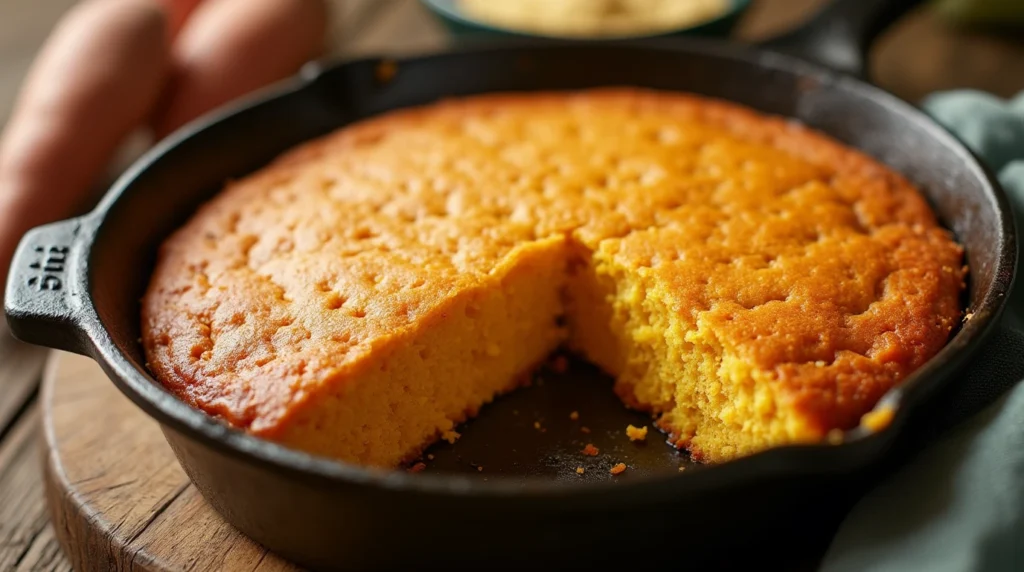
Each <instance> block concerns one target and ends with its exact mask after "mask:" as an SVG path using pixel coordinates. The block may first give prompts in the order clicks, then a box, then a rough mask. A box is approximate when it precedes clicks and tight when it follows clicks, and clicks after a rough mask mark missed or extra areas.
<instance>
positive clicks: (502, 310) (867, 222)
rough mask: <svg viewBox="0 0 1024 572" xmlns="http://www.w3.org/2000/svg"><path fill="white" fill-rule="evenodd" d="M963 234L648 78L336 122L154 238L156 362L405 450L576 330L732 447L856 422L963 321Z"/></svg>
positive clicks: (873, 184) (899, 187) (621, 380)
mask: <svg viewBox="0 0 1024 572" xmlns="http://www.w3.org/2000/svg"><path fill="white" fill-rule="evenodd" d="M962 258H963V252H962V249H961V247H960V246H959V245H957V244H956V243H955V242H954V240H953V239H952V237H951V236H950V235H949V233H948V232H947V231H945V230H943V229H942V228H941V227H940V226H939V225H938V224H937V222H936V220H935V217H934V215H933V214H932V212H931V211H930V209H929V207H928V205H927V204H926V203H925V201H924V200H923V199H922V197H921V196H920V195H919V194H918V192H917V191H916V190H915V189H914V188H913V186H912V185H910V184H909V183H908V182H907V181H906V180H905V179H904V178H902V177H901V176H900V175H898V174H896V173H894V172H893V171H891V170H890V169H888V168H886V167H884V166H883V165H881V164H879V163H878V162H876V161H874V160H872V159H870V158H868V157H866V156H865V155H863V154H861V153H859V152H857V151H854V150H852V149H849V148H847V147H844V146H842V145H840V144H838V143H837V142H835V141H832V140H830V139H828V138H827V137H824V136H822V135H820V134H817V133H815V132H813V131H811V130H809V129H807V128H805V127H801V126H799V125H797V124H795V123H792V122H789V121H786V120H784V119H780V118H774V117H768V116H764V115H760V114H758V113H755V112H753V111H751V110H748V109H745V108H743V107H740V106H737V105H732V104H728V103H724V102H720V101H715V100H709V99H703V98H699V97H695V96H690V95H684V94H675V93H659V92H652V91H644V90H636V89H625V88H623V89H610V88H609V89H601V90H593V91H586V92H576V93H539V94H515V95H512V94H509V95H487V96H478V97H471V98H466V99H461V100H452V101H445V102H441V103H437V104H434V105H430V106H427V107H422V108H415V109H407V110H400V111H395V112H392V113H388V114H385V115H383V116H380V117H377V118H372V119H369V120H366V121H363V122H361V123H358V124H355V125H351V126H348V127H345V128H343V129H340V130H338V131H337V132H335V133H333V134H331V135H329V136H326V137H324V138H321V139H319V140H316V141H313V142H310V143H308V144H305V145H303V146H300V147H299V148H297V149H295V150H293V151H291V152H289V153H287V154H286V155H284V156H283V157H281V158H279V159H278V160H276V161H274V162H273V163H272V164H271V165H269V166H267V167H266V168H264V169H262V170H260V171H258V172H256V173H255V174H253V175H250V176H248V177H245V178H243V179H241V180H239V181H235V182H232V183H230V184H229V185H227V187H226V188H225V189H224V190H223V192H221V193H220V194H219V195H217V196H216V197H215V198H214V199H213V200H212V201H210V202H209V203H208V204H206V205H204V206H203V207H201V208H200V209H199V211H198V212H197V213H196V214H195V216H194V217H193V218H192V219H191V220H190V221H189V222H188V223H187V224H186V225H185V226H184V227H183V228H181V229H180V230H178V231H177V232H175V233H174V234H173V235H172V236H171V237H170V238H169V239H168V240H167V241H166V243H165V244H164V245H163V247H162V249H161V251H160V255H159V260H158V263H157V266H156V269H155V271H154V274H153V276H152V279H151V283H150V285H149V289H148V291H147V293H146V295H145V297H144V299H143V304H142V320H143V324H142V331H143V343H144V346H145V351H146V355H147V359H148V362H149V367H150V369H151V371H152V372H153V373H154V374H155V376H156V377H157V378H158V379H159V380H160V381H161V382H162V383H163V384H165V385H166V386H167V387H168V388H169V389H170V390H171V391H173V392H174V393H175V394H177V395H178V396H180V397H181V399H183V400H185V401H187V402H188V403H190V404H192V405H193V406H195V407H198V408H200V409H202V410H204V411H206V412H208V413H209V414H211V415H215V416H218V417H220V418H222V419H223V420H224V421H226V422H227V423H230V424H232V425H235V426H238V427H242V428H245V429H246V430H248V431H250V432H252V433H254V434H256V435H259V436H262V437H265V438H267V439H271V440H275V441H278V442H281V443H284V444H286V445H289V446H292V447H296V448H299V449H302V450H306V451H309V452H312V453H315V454H321V455H327V456H332V457H336V458H340V459H344V460H349V461H353V462H359V463H365V464H370V465H377V466H394V465H396V464H398V463H400V462H402V461H404V460H408V459H411V458H413V457H415V456H416V455H417V454H418V453H419V452H420V451H421V450H422V448H423V447H424V446H426V445H428V444H430V443H431V442H432V441H434V440H436V439H437V438H439V437H442V436H451V432H452V431H453V428H454V426H455V424H457V423H458V422H460V421H462V420H464V419H465V418H466V417H467V416H470V415H473V414H475V412H476V411H477V409H478V408H479V407H480V406H481V405H482V404H484V403H486V402H488V401H490V400H491V399H493V398H494V396H495V395H497V394H499V393H501V392H504V391H508V390H510V389H512V388H514V387H515V386H516V384H517V383H518V382H519V380H521V379H522V377H523V376H524V375H528V374H529V373H530V372H531V370H532V369H533V368H534V367H535V366H536V365H537V364H538V363H539V362H541V361H542V360H544V359H545V357H546V356H547V355H549V353H550V352H552V351H553V350H554V349H556V348H557V347H558V346H560V345H566V346H567V347H569V348H571V349H572V350H574V351H576V352H578V353H579V354H580V355H582V356H583V357H585V358H587V359H589V360H591V361H593V362H594V363H596V364H597V365H598V366H600V367H601V368H603V369H604V370H605V371H607V372H608V373H609V374H611V375H613V376H615V377H616V380H617V381H616V389H617V392H618V393H619V395H620V396H622V398H623V399H624V401H625V402H626V403H627V404H628V405H630V406H633V407H638V408H642V409H646V410H649V411H650V412H651V413H652V414H653V415H655V416H657V417H658V419H659V424H660V426H661V427H662V428H663V429H665V430H666V431H668V432H669V433H670V434H671V435H672V438H673V439H674V440H675V442H676V443H677V444H678V445H679V446H684V447H686V448H688V449H689V450H690V452H691V453H692V454H693V455H694V456H695V457H696V458H699V459H703V460H706V461H724V460H728V459H731V458H734V457H736V456H740V455H745V454H749V453H752V452H756V451H759V450H762V449H765V448H768V447H772V446H777V445H781V444H787V443H797V442H808V441H815V440H820V439H822V438H824V436H825V435H826V434H827V433H828V432H829V431H830V430H832V429H846V428H850V427H853V426H855V425H857V423H858V422H859V420H860V418H861V416H862V415H863V414H864V413H865V412H867V411H869V410H870V409H871V408H872V407H873V406H874V404H875V403H876V402H877V400H878V399H879V398H880V396H881V395H882V394H883V393H884V392H886V391H887V390H888V389H889V388H891V387H893V386H894V385H895V384H897V383H899V382H900V380H902V379H903V378H905V377H906V376H907V375H908V374H909V373H911V372H912V371H913V370H914V369H915V368H917V367H918V366H920V365H921V364H923V363H924V362H925V361H926V360H927V359H929V358H930V357H931V356H932V355H934V354H935V353H936V352H937V351H938V350H939V349H940V348H941V347H942V346H943V344H945V342H946V340H947V339H948V337H949V335H950V332H951V330H952V329H953V327H954V326H955V325H956V324H957V323H958V320H959V319H960V314H961V310H960V306H959V297H960V293H961V291H962V289H963V288H964V277H965V272H966V268H964V267H963V265H962V264H963V263H962Z"/></svg>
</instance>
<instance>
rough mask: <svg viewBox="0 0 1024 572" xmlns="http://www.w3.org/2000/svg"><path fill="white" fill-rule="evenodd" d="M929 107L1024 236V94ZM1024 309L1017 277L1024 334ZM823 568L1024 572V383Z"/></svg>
mask: <svg viewBox="0 0 1024 572" xmlns="http://www.w3.org/2000/svg"><path fill="white" fill-rule="evenodd" d="M922 107H923V108H924V110H925V111H926V112H928V113H929V114H931V115H932V117H934V118H935V119H936V120H937V121H938V122H939V123H941V124H943V125H945V126H946V128H948V129H949V130H950V131H952V132H953V133H954V134H955V135H957V136H958V137H959V138H960V139H961V140H963V142H964V143H965V144H967V145H968V146H969V147H970V148H971V149H972V150H973V151H974V152H975V153H976V154H977V155H978V156H979V157H981V158H982V160H983V161H985V162H986V163H988V165H989V167H991V168H992V170H993V171H994V172H995V173H997V174H998V176H999V180H1000V182H1001V183H1002V185H1003V188H1004V189H1005V190H1006V193H1007V195H1009V197H1010V201H1011V202H1012V203H1013V206H1014V207H1015V215H1016V218H1017V227H1018V229H1024V225H1022V222H1024V216H1022V215H1024V92H1022V93H1021V94H1019V95H1018V96H1017V97H1016V98H1014V99H1012V100H1009V101H1005V100H1002V99H999V98H996V97H993V96H992V95H989V94H986V93H981V92H977V91H968V90H963V91H952V92H944V93H939V94H935V95H932V96H930V97H928V98H927V99H926V100H925V101H924V102H923V104H922ZM1021 309H1024V279H1021V278H1020V277H1018V279H1017V282H1016V283H1015V286H1014V290H1013V292H1012V293H1011V295H1010V307H1009V308H1008V315H1007V316H1006V317H1005V318H1004V320H1005V322H1004V323H1007V324H1010V325H1013V326H1016V327H1017V328H1018V329H1021V328H1022V326H1024V320H1022V319H1021V318H1022V316H1024V313H1022V312H1021V311H1020V310H1021ZM1020 350H1021V351H1022V352H1024V348H1020ZM822 570H823V572H854V571H856V572H862V571H872V572H873V571H879V572H881V571H890V570H891V571H893V572H895V571H900V572H905V571H917V570H921V571H928V572H962V571H979V572H981V571H983V572H989V571H998V572H1001V571H1003V570H1007V571H1011V570H1017V571H1024V383H1018V384H1017V385H1016V386H1015V387H1014V388H1013V389H1012V390H1011V391H1010V392H1009V393H1007V394H1006V395H1004V396H1003V397H1001V398H1000V399H999V400H998V401H997V402H996V403H994V404H992V405H990V406H989V407H988V408H987V409H985V410H984V411H983V412H982V413H980V414H978V415H976V416H975V417H973V418H971V419H969V420H968V421H966V422H964V423H963V424H961V425H959V426H957V427H955V428H954V429H953V430H952V431H951V432H950V433H949V434H947V435H945V436H944V437H943V438H941V439H940V440H939V441H937V442H935V443H933V444H931V445H930V446H929V447H928V448H926V449H925V451H923V452H922V453H921V454H920V455H919V456H917V457H916V458H915V459H914V460H912V461H911V462H910V463H909V464H908V465H906V466H905V467H903V468H902V469H901V470H900V471H899V472H897V473H896V474H895V475H893V476H892V477H890V478H889V479H888V480H886V481H885V482H883V483H882V484H880V485H879V486H878V487H876V488H875V489H874V490H873V491H871V492H870V493H868V494H867V495H866V496H865V497H864V498H863V499H861V501H860V502H859V503H858V504H857V506H855V507H854V509H853V511H851V513H850V514H849V516H848V517H847V518H846V521H845V522H843V524H842V525H841V527H840V529H839V532H838V534H837V535H836V537H835V539H834V540H833V542H832V545H831V546H830V547H829V550H828V553H827V554H826V556H825V560H824V563H823V565H822Z"/></svg>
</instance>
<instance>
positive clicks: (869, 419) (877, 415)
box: [860, 405, 896, 432]
mask: <svg viewBox="0 0 1024 572" xmlns="http://www.w3.org/2000/svg"><path fill="white" fill-rule="evenodd" d="M895 414H896V410H895V409H893V407H892V406H891V405H883V406H881V407H878V408H877V409H875V410H873V411H868V412H867V413H865V414H864V416H863V417H861V418H860V424H861V425H862V426H864V427H866V428H867V429H869V430H870V431H872V432H878V431H881V430H882V429H885V428H886V427H888V426H889V423H892V418H893V416H894V415H895Z"/></svg>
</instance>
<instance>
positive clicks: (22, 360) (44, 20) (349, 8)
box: [0, 0, 1024, 571]
mask: <svg viewBox="0 0 1024 572" xmlns="http://www.w3.org/2000/svg"><path fill="white" fill-rule="evenodd" d="M331 1H332V3H333V4H334V8H335V9H334V10H333V11H332V14H333V15H332V18H333V20H332V25H331V30H332V38H333V42H332V46H333V47H332V55H334V56H340V57H356V56H360V55H369V54H381V53H386V54H393V55H407V54H415V53H418V52H421V51H433V50H438V49H444V48H445V47H446V46H448V45H449V44H450V40H449V39H448V37H447V36H446V35H445V33H444V31H443V30H442V28H441V27H440V26H439V25H438V24H437V22H435V21H433V20H432V19H431V18H430V17H429V15H428V14H427V13H426V11H425V9H424V8H423V7H422V6H421V5H420V4H419V2H418V0H331ZM824 1H825V0H755V1H754V4H753V6H752V8H751V9H750V11H749V12H748V14H747V15H746V17H745V18H744V20H743V21H742V22H741V24H740V26H739V28H738V30H737V33H736V38H737V39H739V40H740V41H754V40H757V39H759V38H764V37H767V36H770V35H772V34H774V33H777V32H779V31H782V30H784V29H786V28H788V27H790V26H792V25H794V24H796V23H798V22H799V21H801V20H803V19H805V18H807V17H808V16H809V15H810V14H811V13H812V12H813V11H814V9H815V8H816V7H818V6H820V5H821V4H822V3H823V2H824ZM75 2H76V0H0V122H2V121H3V120H4V118H5V117H6V114H7V113H8V111H9V110H10V108H11V105H12V102H13V98H14V95H15V93H16V92H17V86H18V84H19V83H20V82H21V79H22V77H23V76H24V73H25V71H26V70H27V68H28V65H29V63H30V62H31V60H32V58H33V57H34V55H35V53H36V51H37V50H38V49H39V47H40V46H41V45H42V43H43V41H44V39H45V36H46V35H47V34H48V33H49V30H50V29H51V28H52V26H53V25H54V24H55V22H56V21H57V19H58V18H59V16H60V15H61V14H62V13H63V12H64V11H65V10H67V8H69V7H70V6H72V5H73V4H75ZM871 70H872V77H873V78H874V80H875V81H876V82H877V83H879V84H880V85H881V86H882V87H884V88H886V89H889V90H891V91H893V92H894V93H896V94H897V95H899V96H901V97H903V98H905V99H908V100H910V101H918V100H919V99H920V98H921V97H923V96H924V95H926V94H927V93H929V92H931V91H934V90H937V89H950V88H957V87H971V88H976V89H983V90H987V91H992V92H994V93H996V94H998V95H1001V96H1010V95H1012V94H1014V93H1016V92H1018V91H1020V90H1022V89H1024V34H1021V33H1019V31H1018V32H1017V33H1016V34H1013V33H1007V32H1003V33H994V32H991V31H986V30H971V29H963V28H958V27H954V26H951V25H949V24H947V23H945V22H943V21H941V20H940V19H938V18H937V17H936V16H935V15H934V14H933V13H932V12H931V11H930V10H928V9H927V8H924V9H920V10H917V11H916V12H914V13H912V14H911V15H909V16H908V17H907V18H906V19H905V20H904V21H902V22H900V23H899V24H897V25H896V26H895V27H894V28H893V29H892V30H890V31H889V32H887V33H886V35H885V36H884V37H883V38H882V39H881V40H880V41H879V43H878V45H877V46H876V48H875V50H874V51H873V58H872V67H871ZM44 355H45V350H41V349H39V348H32V347H29V346H26V345H24V344H19V343H16V342H14V341H13V340H11V339H10V338H9V335H8V334H7V332H6V329H5V327H4V326H3V325H2V323H0V571H6V570H70V569H71V568H70V561H69V560H68V559H66V558H64V556H63V555H62V554H61V553H60V549H59V548H58V543H57V535H56V534H55V532H54V530H62V533H61V534H62V535H65V536H66V535H67V534H69V533H68V532H67V531H66V529H64V526H65V524H64V522H62V521H58V522H57V528H56V529H55V528H54V527H52V526H51V525H50V524H49V518H48V517H47V510H46V508H45V504H44V501H43V491H44V484H43V479H42V473H41V471H40V467H41V466H42V464H43V460H44V459H43V455H42V454H41V451H42V450H43V449H42V447H41V446H40V443H41V442H43V439H42V435H41V434H42V428H41V426H42V424H41V420H42V416H41V415H40V414H39V413H38V410H37V405H38V402H39V399H38V398H37V396H38V395H39V392H38V390H37V388H38V381H39V371H40V370H41V365H42V359H43V357H44ZM65 358H67V360H68V361H67V363H68V364H70V365H68V366H67V367H68V368H69V371H71V369H73V368H74V367H79V368H84V370H88V369H89V364H88V362H86V361H82V360H83V359H84V358H77V357H68V356H62V357H61V358H60V359H65ZM56 363H58V364H59V363H60V362H59V361H58V362H56ZM51 371H54V370H51ZM73 377H74V376H72V377H69V378H68V381H67V384H68V388H69V389H68V391H69V399H71V397H70V395H78V397H79V398H82V399H86V400H87V401H88V399H89V398H88V397H86V396H83V395H82V391H84V390H82V389H81V388H76V385H77V382H74V381H72V378H73ZM105 383H108V385H107V386H106V389H107V390H108V392H107V393H106V395H111V399H112V400H113V401H115V402H116V400H117V399H121V400H122V401H123V398H120V396H119V395H118V394H116V392H114V393H112V394H111V393H110V391H109V390H111V386H109V382H105ZM67 403H68V404H70V403H72V401H68V402H67ZM126 403H127V402H123V403H122V404H121V405H122V406H124V405H125V404H126ZM92 404H93V405H98V402H95V401H94V402H92ZM67 407H70V405H68V406H67ZM128 407H129V408H130V406H128ZM67 410H69V409H63V410H62V411H67ZM135 413H136V414H138V412H137V411H135ZM110 417H112V414H111V410H109V409H102V408H101V411H100V413H99V415H98V417H96V418H95V419H81V423H82V426H83V427H86V426H90V425H92V424H95V423H96V420H97V419H100V420H104V421H105V420H106V419H108V418H110ZM123 423H126V424H127V423H129V421H123ZM134 423H136V425H124V426H120V425H115V427H117V428H118V429H117V431H118V433H117V434H116V435H117V436H119V437H120V438H125V439H130V438H133V437H132V435H133V433H132V432H133V431H135V430H137V429H139V428H140V427H145V426H146V424H147V422H146V421H145V420H144V419H138V418H136V421H135V422H134ZM104 426H107V425H104ZM107 427H109V426H107ZM149 427H150V430H152V429H153V428H155V425H154V424H152V422H149ZM66 430H67V431H68V432H69V434H68V435H67V440H66V441H62V442H61V446H66V447H71V448H75V447H82V449H81V450H78V452H77V453H75V452H74V451H70V450H69V453H71V454H72V455H78V456H79V457H80V458H81V457H85V456H87V455H88V454H91V453H85V452H83V451H85V450H89V449H90V447H89V443H88V441H83V440H82V439H83V438H81V437H76V436H75V433H76V431H75V430H74V428H73V426H68V427H66ZM156 442H157V444H155V445H154V450H157V449H158V448H159V447H164V449H165V450H166V445H163V440H162V438H160V439H159V440H157V441H156ZM133 450H135V451H139V450H142V449H133ZM120 451H121V453H120V454H118V453H115V452H113V451H111V452H106V453H105V454H104V455H103V459H105V460H106V461H109V462H110V463H111V465H110V467H109V468H108V469H106V470H107V471H110V472H111V476H109V477H108V476H106V475H103V476H100V475H99V474H98V473H97V474H94V475H80V476H81V478H83V479H86V481H85V483H84V484H83V483H80V482H78V481H69V480H68V478H69V477H68V476H67V474H66V473H65V476H63V477H61V478H62V480H61V481H54V480H52V479H51V480H50V481H49V487H50V488H51V490H52V489H53V488H54V486H55V485H56V484H58V483H62V482H63V483H69V484H68V486H69V487H70V486H74V487H77V488H78V489H80V490H85V491H92V490H93V488H92V487H99V486H100V484H99V483H101V482H113V481H117V482H120V483H127V482H129V481H131V480H132V479H133V478H138V479H142V480H141V481H140V482H142V483H147V485H148V486H150V489H149V492H147V493H146V494H147V495H148V496H146V497H144V498H145V499H149V500H146V501H145V502H139V501H136V500H134V499H133V500H132V501H124V500H123V499H125V498H128V497H125V496H124V495H126V494H127V493H128V491H129V490H132V489H131V487H132V486H133V484H132V483H129V484H122V485H121V486H115V487H114V488H112V489H108V490H106V491H105V492H103V494H102V495H100V496H101V497H102V498H103V499H106V500H105V501H104V502H108V503H113V504H117V505H118V506H119V507H120V508H116V507H115V508H116V510H117V511H121V512H117V513H116V514H118V515H120V516H118V517H116V518H115V517H114V516H111V517H110V518H111V519H112V520H110V521H108V526H111V527H113V530H117V531H120V530H122V529H123V530H125V531H128V530H132V531H135V532H134V534H135V537H134V538H133V539H132V544H131V546H132V547H133V548H132V549H133V550H136V552H133V553H132V554H134V555H135V556H131V557H129V558H128V560H123V559H122V560H113V561H111V560H105V558H107V556H102V555H110V554H127V552H123V551H113V552H112V551H111V549H110V548H109V547H108V548H107V549H105V550H106V551H105V552H104V551H102V550H101V551H99V552H97V554H96V555H97V557H98V558H99V559H98V560H96V561H95V562H96V563H92V564H88V566H92V567H93V568H92V569H103V570H107V569H111V565H120V566H121V567H122V568H125V567H127V568H128V569H132V568H134V569H159V567H158V564H159V563H154V562H151V561H149V560H147V558H146V557H144V556H142V555H146V554H150V553H161V551H162V550H164V549H168V550H171V551H178V552H182V551H189V550H192V549H193V548H195V547H199V546H202V547H206V548H203V549H200V550H197V551H196V552H195V554H190V555H189V556H188V557H186V558H185V561H186V562H188V563H187V564H185V565H182V567H181V568H180V569H182V570H184V569H197V570H198V569H204V568H207V569H208V568H211V567H212V568H213V569H217V568H225V567H226V568H233V567H235V566H238V567H240V568H242V569H249V568H259V569H267V567H270V569H275V566H277V564H275V562H276V561H275V560H274V559H273V558H272V557H267V556H264V555H263V554H262V552H261V551H260V549H259V548H257V547H254V546H253V545H252V544H251V543H248V544H247V542H248V541H244V539H239V540H235V539H234V538H233V537H231V533H233V531H231V530H230V528H226V525H221V526H219V527H218V526H217V525H214V524H209V523H206V521H202V519H201V518H200V517H199V514H200V513H199V512H198V511H199V508H198V507H201V506H202V504H201V500H200V499H199V498H198V496H197V495H195V494H194V492H193V493H190V492H189V489H188V487H185V488H180V490H179V489H175V488H174V487H175V486H178V487H181V486H182V484H181V482H180V481H175V480H174V478H176V477H175V476H174V471H176V470H177V471H179V475H180V469H177V465H175V464H173V463H167V464H165V465H160V466H154V465H152V464H150V463H149V462H146V463H135V462H134V460H133V459H132V458H131V456H130V455H128V454H126V453H125V452H124V451H125V449H124V448H122V449H120ZM157 465H159V463H157ZM121 470H130V471H132V473H131V474H132V475H135V476H134V477H125V476H124V475H120V476H118V474H117V473H118V471H121ZM139 471H142V472H141V473H140V472H139ZM76 478H78V477H76ZM90 478H92V479H94V480H93V481H89V480H88V479H90ZM90 482H92V483H93V484H92V485H90V484H89V483H90ZM117 482H115V483H114V484H115V485H116V484H117ZM174 483H177V485H175V484H174ZM167 486H170V487H171V488H170V491H168V490H167V489H166V488H160V487H167ZM118 491H120V492H118ZM97 494H98V493H97ZM80 498H84V497H80ZM118 499H121V500H118ZM57 500H60V501H61V504H60V506H64V507H68V506H73V505H71V504H69V503H71V502H72V500H71V498H70V497H68V498H66V499H65V498H64V497H61V498H60V499H57ZM147 502H148V503H149V505H148V508H145V507H144V505H146V503H147ZM120 505H125V506H120ZM161 506H162V507H163V508H157V507H161ZM112 510H113V509H112ZM61 514H65V515H67V514H69V513H68V512H67V510H66V508H65V509H64V510H63V511H62V513H61ZM140 514H141V515H143V516H146V517H147V518H151V519H152V521H151V522H150V523H149V524H147V525H145V526H143V527H141V528H139V527H140V525H139V524H138V521H135V520H133V519H135V518H136V517H137V516H138V515H140ZM182 515H188V517H189V519H192V520H188V519H186V521H184V522H186V524H185V525H181V528H180V529H176V528H175V526H176V525H175V523H181V522H183V521H181V520H175V518H178V517H180V516H182ZM196 519H199V522H203V523H204V524H203V526H200V527H196V526H194V522H193V521H195V520H196ZM133 522H134V524H132V523H133ZM131 527H135V528H131ZM193 529H196V530H201V531H202V532H201V533H198V534H200V536H195V535H193ZM131 536H132V535H129V536H128V538H131ZM214 541H216V542H214ZM140 547H143V548H145V549H144V550H143V549H141V548H140ZM211 547H212V548H211ZM211 551H212V552H211ZM86 556H88V555H87V554H84V553H78V554H74V555H73V560H74V561H75V562H80V563H85V562H86V561H88V562H93V561H92V560H90V559H89V558H86ZM163 565H167V562H166V561H165V562H164V564H163ZM80 566H86V564H80ZM97 566H98V568H97Z"/></svg>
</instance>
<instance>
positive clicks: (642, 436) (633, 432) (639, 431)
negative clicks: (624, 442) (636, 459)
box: [626, 425, 647, 441]
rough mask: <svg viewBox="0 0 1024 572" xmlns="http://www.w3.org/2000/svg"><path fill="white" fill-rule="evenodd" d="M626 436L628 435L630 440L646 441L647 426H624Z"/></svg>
mask: <svg viewBox="0 0 1024 572" xmlns="http://www.w3.org/2000/svg"><path fill="white" fill-rule="evenodd" d="M626 437H629V440H630V441H646V440H647V426H646V425H644V426H643V427H634V426H633V425H627V426H626Z"/></svg>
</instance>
